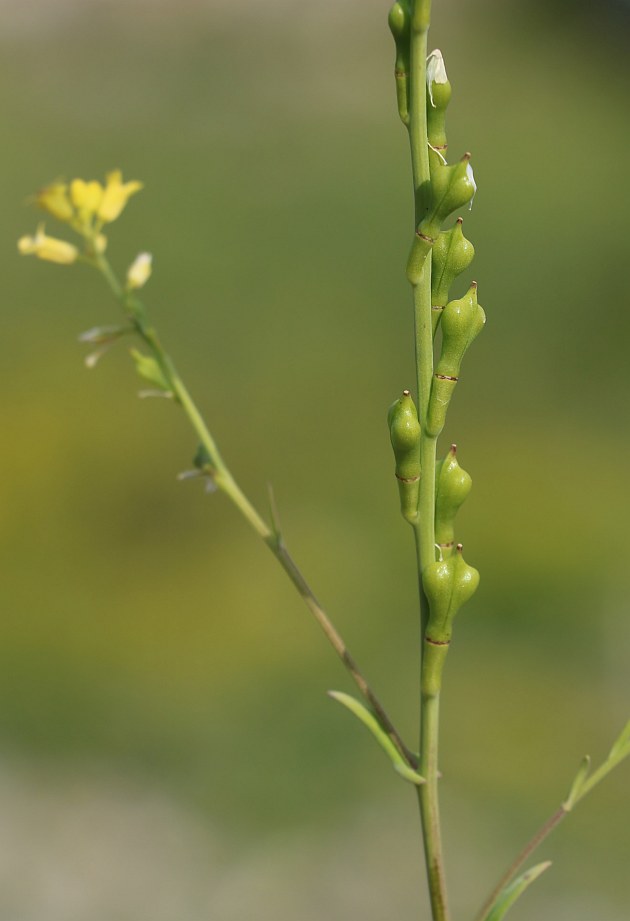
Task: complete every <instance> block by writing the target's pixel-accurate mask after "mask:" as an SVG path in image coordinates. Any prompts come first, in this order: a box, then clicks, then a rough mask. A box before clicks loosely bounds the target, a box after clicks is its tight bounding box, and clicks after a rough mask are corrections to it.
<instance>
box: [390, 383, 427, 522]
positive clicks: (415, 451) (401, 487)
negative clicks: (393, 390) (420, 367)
mask: <svg viewBox="0 0 630 921" xmlns="http://www.w3.org/2000/svg"><path fill="white" fill-rule="evenodd" d="M387 424H388V426H389V437H390V439H391V443H392V448H393V450H394V458H395V459H396V479H397V481H398V492H399V495H400V511H401V514H402V516H403V518H404V519H405V521H408V522H409V523H410V524H413V523H415V521H416V520H417V517H418V491H419V488H420V423H419V422H418V412H417V410H416V407H415V404H414V402H413V400H412V398H411V394H410V393H409V391H408V390H403V394H402V396H401V397H400V398H399V399H398V400H396V402H395V403H392V405H391V406H390V408H389V411H388V413H387Z"/></svg>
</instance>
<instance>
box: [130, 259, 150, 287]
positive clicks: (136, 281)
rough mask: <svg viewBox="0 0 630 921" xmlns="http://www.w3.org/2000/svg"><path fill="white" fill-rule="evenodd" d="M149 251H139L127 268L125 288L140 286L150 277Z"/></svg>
mask: <svg viewBox="0 0 630 921" xmlns="http://www.w3.org/2000/svg"><path fill="white" fill-rule="evenodd" d="M152 259H153V256H152V255H151V253H139V254H138V255H137V256H136V258H135V259H134V261H133V262H132V263H131V265H130V266H129V268H128V269H127V290H128V291H133V290H134V288H142V287H143V286H144V285H145V284H146V283H147V282H148V280H149V278H150V277H151V261H152Z"/></svg>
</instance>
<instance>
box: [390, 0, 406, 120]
mask: <svg viewBox="0 0 630 921" xmlns="http://www.w3.org/2000/svg"><path fill="white" fill-rule="evenodd" d="M388 23H389V28H390V31H391V33H392V35H393V36H394V42H395V43H396V63H395V65H394V77H395V78H396V101H397V103H398V114H399V115H400V119H401V121H402V123H403V125H407V126H408V125H409V70H410V54H411V50H410V34H411V12H410V9H409V0H398V2H397V3H394V5H393V6H392V8H391V9H390V11H389V17H388Z"/></svg>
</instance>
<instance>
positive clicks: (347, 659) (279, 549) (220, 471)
mask: <svg viewBox="0 0 630 921" xmlns="http://www.w3.org/2000/svg"><path fill="white" fill-rule="evenodd" d="M94 265H95V266H96V268H98V269H99V271H100V272H101V273H102V274H103V276H104V277H105V279H106V281H107V283H108V284H109V286H110V288H111V290H112V292H113V293H114V295H115V296H116V298H117V299H118V300H120V301H121V303H122V306H123V309H124V310H125V312H126V313H127V314H128V315H129V317H130V319H131V320H132V321H133V323H134V326H135V329H136V331H137V333H138V335H139V336H140V337H141V338H142V339H143V340H144V342H145V343H146V345H147V346H148V347H149V348H150V350H151V352H152V353H153V356H154V358H155V360H156V361H157V362H158V364H159V366H160V368H161V370H162V372H163V373H164V375H165V377H166V379H167V380H168V381H169V384H170V387H171V390H172V393H173V397H174V398H175V400H176V401H177V402H178V403H179V405H180V406H181V408H182V409H183V411H184V413H185V415H186V416H187V418H188V420H189V422H190V424H191V426H192V428H193V429H194V431H195V433H196V435H197V437H198V438H199V441H200V442H201V444H202V445H203V447H204V448H205V450H206V452H207V454H208V457H209V458H210V464H211V468H212V476H213V480H214V482H215V483H216V485H217V486H218V487H219V489H220V490H221V491H222V492H223V493H225V495H226V496H228V498H229V499H231V501H232V502H233V503H234V505H235V506H236V508H237V509H238V510H239V511H240V513H241V514H242V515H243V517H244V518H245V519H246V521H248V522H249V524H250V525H251V526H252V528H253V529H254V531H256V533H257V534H258V535H259V537H261V538H262V540H263V541H264V542H265V544H266V545H267V546H268V547H269V549H270V550H271V552H272V553H273V555H274V556H275V558H276V559H277V560H278V562H279V563H280V565H281V566H282V568H283V569H284V571H285V572H286V574H287V575H288V577H289V579H290V580H291V582H292V583H293V585H294V586H295V588H296V589H297V591H298V592H299V594H300V596H301V598H302V600H303V601H304V603H305V604H306V606H307V608H308V609H309V611H310V612H311V614H312V615H313V617H314V618H315V620H316V621H317V623H318V624H319V626H320V627H321V629H322V631H323V632H324V634H325V636H326V638H327V639H328V641H329V642H330V644H331V645H332V647H333V649H334V650H335V652H336V653H337V655H338V656H339V658H340V659H341V661H342V663H343V664H344V666H345V667H346V669H347V671H348V672H349V674H350V676H351V677H352V679H353V681H354V683H355V684H356V686H357V688H358V689H359V691H360V692H361V694H362V695H363V697H364V698H365V700H366V701H367V703H368V704H369V706H370V707H371V708H372V710H373V712H374V714H375V716H376V718H377V719H378V721H379V723H380V724H381V726H382V728H383V729H384V731H385V732H386V733H387V735H388V736H389V738H390V739H391V741H392V743H393V744H394V745H395V746H396V749H397V750H398V751H399V752H400V754H401V755H402V757H403V758H404V759H405V761H406V762H407V764H409V765H410V767H412V768H414V769H415V768H416V767H417V766H418V759H417V757H416V756H415V755H414V754H413V752H411V751H410V750H409V748H407V746H406V745H405V743H404V742H403V740H402V738H401V736H400V734H399V733H398V731H397V729H396V728H395V726H394V725H393V723H392V721H391V719H390V718H389V716H388V715H387V713H386V711H385V709H384V708H383V705H382V704H381V703H380V701H379V699H378V698H377V697H376V695H375V694H374V692H373V691H372V689H371V687H370V685H369V684H368V682H367V679H366V678H365V676H364V675H363V673H362V671H361V670H360V669H359V667H358V665H357V663H356V661H355V659H354V658H353V656H352V655H351V654H350V652H349V650H348V648H347V646H346V644H345V642H344V640H343V638H342V636H341V635H340V634H339V632H338V631H337V629H336V628H335V627H334V625H333V623H332V621H331V620H330V618H329V617H328V615H327V614H326V612H325V611H324V609H323V608H322V606H321V605H320V603H319V601H318V600H317V598H316V596H315V594H314V592H313V591H312V589H311V588H310V586H309V584H308V583H307V581H306V579H305V578H304V576H303V575H302V573H301V572H300V570H299V568H298V566H297V564H296V563H295V561H294V560H293V558H292V556H291V555H290V553H289V551H288V550H287V548H286V546H285V545H284V542H283V540H282V536H281V535H280V533H279V532H278V531H277V530H275V529H272V528H270V527H269V526H268V525H267V523H266V522H265V521H264V519H263V518H262V517H261V516H260V514H259V513H258V511H257V510H256V508H255V507H254V506H253V505H252V503H251V502H250V501H249V499H248V498H247V496H246V495H245V493H244V492H243V491H242V489H241V488H240V486H239V485H238V483H237V482H236V480H235V479H234V477H233V476H232V474H231V472H230V470H229V468H228V467H227V465H226V463H225V461H224V460H223V458H222V457H221V454H220V452H219V449H218V446H217V444H216V442H215V440H214V438H213V437H212V434H211V433H210V430H209V428H208V426H207V425H206V422H205V420H204V418H203V416H202V414H201V412H200V411H199V409H198V408H197V406H196V404H195V402H194V400H193V399H192V397H191V395H190V393H189V392H188V389H187V388H186V386H185V384H184V382H183V380H182V379H181V377H180V376H179V374H178V372H177V369H176V368H175V366H174V364H173V362H172V361H171V359H170V357H169V356H168V354H167V353H166V351H165V350H164V348H163V346H162V344H161V342H160V340H159V337H158V335H157V332H156V331H155V329H153V327H151V326H150V325H149V323H148V321H147V319H146V314H145V311H144V308H143V307H142V305H141V304H140V302H139V301H138V300H137V299H136V298H135V297H134V296H133V295H132V294H130V293H129V292H127V291H126V290H125V289H124V288H123V286H122V285H121V284H120V281H119V280H118V278H117V277H116V274H115V273H114V271H113V270H112V267H111V265H110V264H109V262H108V260H107V259H106V258H105V257H104V256H98V257H97V258H96V259H95V260H94Z"/></svg>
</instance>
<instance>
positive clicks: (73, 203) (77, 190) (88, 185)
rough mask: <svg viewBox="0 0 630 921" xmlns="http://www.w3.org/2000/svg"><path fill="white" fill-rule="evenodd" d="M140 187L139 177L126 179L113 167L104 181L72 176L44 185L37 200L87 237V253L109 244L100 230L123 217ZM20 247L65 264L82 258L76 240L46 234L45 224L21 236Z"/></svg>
mask: <svg viewBox="0 0 630 921" xmlns="http://www.w3.org/2000/svg"><path fill="white" fill-rule="evenodd" d="M141 188H142V183H141V182H139V181H138V180H137V179H132V180H130V181H128V182H123V178H122V172H121V171H120V170H112V172H110V173H107V175H106V177H105V184H104V185H103V184H101V183H100V182H98V180H96V179H92V180H90V181H87V182H86V180H84V179H73V180H72V181H71V182H69V183H67V182H62V181H56V182H53V183H51V184H50V185H48V186H46V187H45V188H43V189H41V190H40V191H39V192H38V193H37V195H36V196H35V201H36V202H37V204H38V205H39V207H40V208H42V209H43V210H44V211H47V212H48V214H50V215H52V217H54V218H56V219H57V220H58V221H61V222H62V223H64V224H68V225H69V226H70V227H71V228H72V229H73V230H74V231H75V232H76V233H78V234H79V235H80V236H81V237H83V238H84V240H85V242H86V253H87V254H88V255H90V254H95V253H96V254H99V253H103V252H104V251H105V248H106V246H107V239H106V238H105V236H104V235H103V234H102V233H101V229H102V227H103V225H104V224H109V223H111V222H112V221H115V220H116V218H118V217H120V215H121V213H122V211H123V210H124V208H125V206H126V204H127V202H128V201H129V199H130V198H131V196H132V195H134V194H135V193H136V192H139V191H140V189H141ZM18 249H19V251H20V253H22V254H23V255H35V256H38V257H39V258H40V259H46V260H48V261H49V262H57V263H61V264H65V265H69V264H70V263H72V262H75V261H76V259H77V258H79V250H78V248H77V247H76V246H75V245H74V244H72V243H67V242H66V241H64V240H57V239H55V238H54V237H48V236H46V234H45V233H44V229H43V225H40V227H39V228H38V229H37V232H36V233H35V235H34V236H32V237H30V236H25V237H22V238H21V239H20V240H19V242H18Z"/></svg>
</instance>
